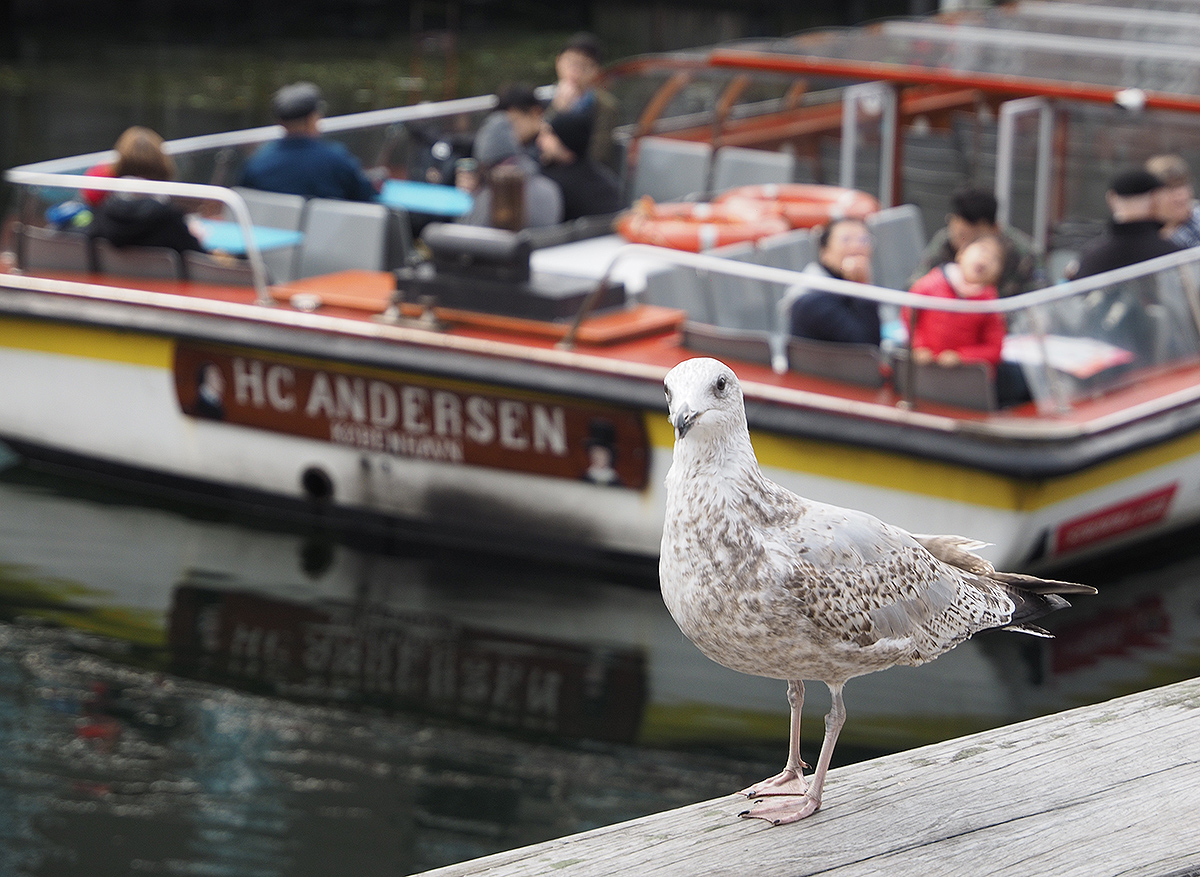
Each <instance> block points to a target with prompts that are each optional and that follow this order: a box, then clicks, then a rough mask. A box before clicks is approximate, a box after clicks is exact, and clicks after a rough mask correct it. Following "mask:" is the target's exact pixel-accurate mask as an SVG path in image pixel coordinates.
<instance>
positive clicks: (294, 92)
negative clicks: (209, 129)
mask: <svg viewBox="0 0 1200 877" xmlns="http://www.w3.org/2000/svg"><path fill="white" fill-rule="evenodd" d="M271 111H272V112H273V113H274V114H275V118H276V119H277V120H278V121H279V124H280V125H282V126H283V130H284V136H283V137H282V138H280V139H279V140H272V141H271V142H269V143H264V144H263V145H262V147H260V148H259V150H258V151H257V152H256V153H254V155H252V156H251V157H250V159H249V161H247V162H246V166H245V167H244V168H243V169H242V175H241V180H240V183H241V185H243V186H248V187H249V188H251V189H262V190H264V191H267V192H283V193H284V194H288V195H303V196H304V197H305V198H340V199H342V200H343V201H374V200H375V196H376V188H375V184H374V183H373V182H371V179H370V178H369V177H368V176H367V174H366V172H365V171H364V170H363V168H362V164H361V163H360V162H359V160H358V159H357V158H355V157H354V156H353V155H352V154H351V153H350V150H348V149H347V148H346V147H345V146H343V145H342V144H341V143H337V142H335V141H332V140H324V139H322V138H321V134H320V129H319V127H318V123H319V122H320V121H321V117H322V116H323V115H324V113H325V101H324V100H323V99H322V97H321V90H320V89H319V88H317V86H316V85H314V84H313V83H311V82H294V83H292V84H291V85H285V86H284V87H283V88H281V89H279V91H277V92H275V95H274V96H273V97H272V98H271Z"/></svg>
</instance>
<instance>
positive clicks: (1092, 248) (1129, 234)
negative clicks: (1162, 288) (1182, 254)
mask: <svg viewBox="0 0 1200 877" xmlns="http://www.w3.org/2000/svg"><path fill="white" fill-rule="evenodd" d="M1161 187H1162V180H1160V179H1159V178H1158V177H1156V176H1155V175H1154V174H1152V173H1150V171H1148V170H1145V169H1143V168H1133V169H1131V170H1127V171H1123V172H1122V173H1120V174H1117V176H1116V177H1114V178H1113V180H1112V182H1111V183H1110V184H1109V187H1108V192H1107V193H1106V195H1105V200H1107V202H1108V209H1109V210H1110V211H1112V222H1111V223H1110V224H1109V227H1108V229H1107V230H1106V231H1105V232H1104V233H1103V234H1102V235H1100V236H1099V237H1097V238H1093V239H1092V240H1090V241H1088V243H1087V244H1085V245H1084V247H1083V249H1082V250H1081V251H1080V253H1079V268H1078V269H1077V270H1076V271H1075V273H1074V275H1073V276H1074V278H1076V279H1077V278H1080V277H1090V276H1092V275H1093V274H1100V273H1101V272H1104V271H1112V270H1113V269H1114V268H1124V267H1125V266H1126V265H1133V264H1136V263H1138V262H1144V261H1145V260H1147V259H1153V258H1155V257H1156V256H1165V255H1166V254H1167V253H1174V252H1176V251H1177V250H1179V245H1178V244H1176V243H1173V242H1172V241H1169V240H1166V239H1164V238H1163V237H1162V235H1161V234H1160V231H1161V230H1162V223H1161V222H1159V221H1158V219H1157V218H1155V203H1154V194H1155V192H1157V191H1158V190H1159V189H1160V188H1161Z"/></svg>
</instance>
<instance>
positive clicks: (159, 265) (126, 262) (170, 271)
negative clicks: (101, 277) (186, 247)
mask: <svg viewBox="0 0 1200 877" xmlns="http://www.w3.org/2000/svg"><path fill="white" fill-rule="evenodd" d="M92 244H93V246H94V247H95V252H96V270H97V271H99V272H100V273H101V274H112V275H116V276H120V277H145V278H150V279H158V280H182V279H183V261H182V259H180V257H179V251H178V250H173V249H171V248H170V247H138V246H130V247H116V246H113V245H112V244H111V243H110V242H109V241H106V240H105V239H104V238H96V239H95V240H94V241H93V242H92Z"/></svg>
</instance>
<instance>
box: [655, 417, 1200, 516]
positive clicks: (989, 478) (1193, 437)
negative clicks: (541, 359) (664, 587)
mask: <svg viewBox="0 0 1200 877" xmlns="http://www.w3.org/2000/svg"><path fill="white" fill-rule="evenodd" d="M647 430H648V432H649V435H650V440H651V443H652V444H653V445H654V446H655V447H663V448H670V447H671V446H672V444H673V443H674V440H675V434H674V430H673V429H672V427H671V425H670V424H669V423H668V422H667V419H666V417H665V416H662V417H656V416H653V415H649V416H648V417H647ZM751 439H752V440H753V443H754V450H755V453H756V454H757V456H758V461H759V464H760V465H762V466H763V467H766V468H774V469H782V470H785V471H791V472H797V473H802V474H805V475H815V476H818V477H822V478H831V479H837V480H841V481H849V482H853V483H856V484H864V485H868V486H871V487H881V488H884V489H889V490H896V491H901V492H904V493H911V494H915V495H919V496H929V497H934V498H937V499H945V500H951V501H955V502H963V503H968V504H970V505H976V506H984V507H987V508H995V509H1000V510H1003V511H1012V512H1031V511H1036V510H1038V509H1042V508H1046V507H1048V506H1052V505H1054V504H1056V503H1059V502H1063V501H1065V500H1069V499H1072V498H1074V497H1077V496H1081V495H1083V494H1086V493H1090V492H1092V491H1094V490H1097V489H1099V488H1102V487H1106V486H1108V485H1110V484H1115V483H1117V482H1120V481H1124V480H1126V479H1128V478H1131V477H1133V476H1136V475H1140V474H1141V473H1143V472H1147V471H1150V470H1151V469H1156V468H1159V467H1161V466H1166V465H1170V464H1172V463H1177V462H1179V461H1180V460H1184V459H1186V458H1188V457H1192V456H1195V455H1197V454H1200V434H1189V435H1184V436H1180V437H1179V438H1176V439H1173V440H1171V441H1168V442H1163V443H1162V444H1159V445H1155V446H1153V447H1149V448H1143V449H1140V450H1137V451H1134V452H1131V453H1129V454H1126V455H1124V456H1122V457H1118V458H1116V459H1113V460H1109V461H1107V462H1104V463H1100V464H1098V465H1096V466H1092V467H1090V468H1088V469H1085V470H1083V471H1080V472H1075V473H1072V474H1070V475H1063V476H1060V477H1058V478H1050V479H1022V478H1015V477H1007V476H1004V475H998V474H996V473H992V472H982V471H979V470H976V469H971V468H969V467H967V466H962V465H958V464H955V463H945V462H940V461H938V460H928V459H920V458H916V457H910V456H905V455H902V454H895V453H891V452H889V451H883V450H878V449H872V448H862V447H854V446H850V445H841V444H837V443H833V442H822V441H816V440H812V439H804V438H793V437H788V436H781V435H778V434H776V433H768V432H762V431H752V433H751Z"/></svg>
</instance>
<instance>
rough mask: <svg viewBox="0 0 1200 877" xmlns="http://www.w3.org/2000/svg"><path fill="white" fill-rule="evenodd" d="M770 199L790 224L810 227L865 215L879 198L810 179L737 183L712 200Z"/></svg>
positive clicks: (736, 202)
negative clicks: (743, 184)
mask: <svg viewBox="0 0 1200 877" xmlns="http://www.w3.org/2000/svg"><path fill="white" fill-rule="evenodd" d="M745 202H749V203H756V202H757V203H763V202H767V203H771V204H777V205H779V211H780V214H781V215H782V216H783V217H784V218H785V219H786V220H787V221H788V222H789V223H790V224H791V227H792V228H812V227H814V226H817V225H824V224H826V223H827V222H829V221H830V220H833V219H845V218H847V217H849V218H850V219H866V218H867V217H868V216H870V215H871V214H872V213H874V212H876V211H877V210H878V209H879V202H878V201H877V200H876V199H875V198H873V197H871V196H870V195H868V194H867V193H866V192H860V191H858V190H857V189H843V188H841V187H840V186H819V185H816V184H813V183H780V184H769V185H765V186H738V187H737V188H736V189H730V190H729V191H727V192H722V193H721V195H720V196H718V197H717V198H716V199H714V201H713V203H714V204H725V205H738V204H742V203H745Z"/></svg>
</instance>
